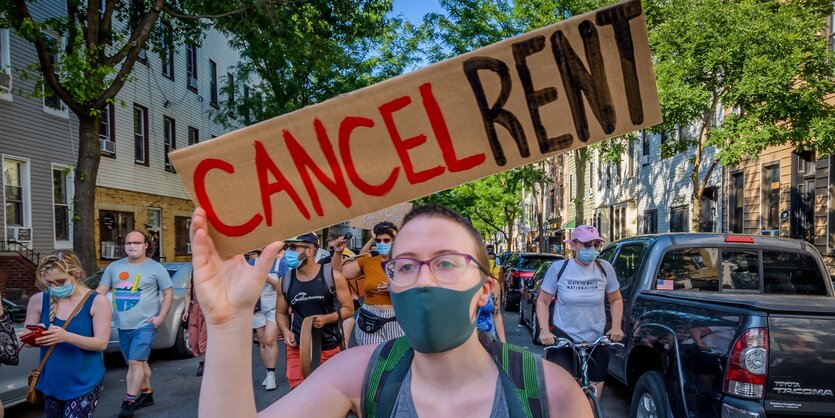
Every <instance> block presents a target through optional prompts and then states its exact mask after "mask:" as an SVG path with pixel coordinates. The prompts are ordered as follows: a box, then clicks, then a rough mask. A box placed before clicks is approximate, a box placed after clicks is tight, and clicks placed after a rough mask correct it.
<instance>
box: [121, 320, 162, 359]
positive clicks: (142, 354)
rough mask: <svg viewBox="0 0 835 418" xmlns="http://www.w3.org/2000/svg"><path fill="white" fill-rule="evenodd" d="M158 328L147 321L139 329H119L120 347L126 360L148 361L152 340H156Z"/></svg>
mask: <svg viewBox="0 0 835 418" xmlns="http://www.w3.org/2000/svg"><path fill="white" fill-rule="evenodd" d="M156 333H157V329H156V328H154V324H152V323H147V324H145V325H143V326H141V327H139V328H137V329H120V330H119V348H120V349H121V350H122V355H123V356H124V357H125V361H131V360H135V361H148V356H150V355H151V342H152V341H154V335H156Z"/></svg>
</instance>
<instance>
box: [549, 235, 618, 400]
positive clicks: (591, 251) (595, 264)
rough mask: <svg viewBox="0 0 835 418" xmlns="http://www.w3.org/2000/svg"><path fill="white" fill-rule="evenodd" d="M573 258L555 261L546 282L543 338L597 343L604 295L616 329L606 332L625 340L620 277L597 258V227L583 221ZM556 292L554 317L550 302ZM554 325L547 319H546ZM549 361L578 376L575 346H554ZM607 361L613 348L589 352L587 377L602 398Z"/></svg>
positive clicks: (599, 243)
mask: <svg viewBox="0 0 835 418" xmlns="http://www.w3.org/2000/svg"><path fill="white" fill-rule="evenodd" d="M566 244H569V245H570V246H571V250H572V253H573V254H574V258H573V259H571V260H565V261H563V262H556V263H553V264H552V265H551V267H550V268H549V269H548V271H547V272H546V273H545V278H544V279H543V280H542V288H541V291H540V292H539V297H538V298H537V300H536V317H537V320H538V321H539V329H540V330H541V331H540V332H539V341H540V342H541V343H542V344H545V345H552V344H554V342H555V340H556V338H557V337H561V338H568V339H570V340H572V341H574V342H575V343H580V342H583V341H586V342H589V343H591V342H594V341H596V340H597V339H598V338H599V337H601V336H602V335H603V331H604V328H605V327H606V311H605V308H604V306H605V305H604V298H605V299H607V300H608V301H609V306H610V312H611V314H612V329H610V330H609V332H607V333H606V335H607V336H608V337H609V339H610V340H611V341H613V342H618V341H620V340H621V339H622V338H623V331H622V330H621V320H622V318H623V299H621V295H620V289H619V285H618V280H617V276H616V274H615V270H614V268H612V265H611V264H610V263H609V262H608V261H606V260H602V259H598V256H599V255H600V249H601V247H602V246H603V239H602V238H601V237H600V233H599V232H598V231H597V228H595V227H593V226H590V225H580V226H578V227H577V228H576V229H574V234H573V236H572V238H571V239H569V240H567V241H566ZM555 295H556V304H555V307H554V312H553V315H550V312H549V311H550V305H551V302H552V300H554V296H555ZM549 317H550V318H551V319H552V324H553V325H550V324H549V323H548V318H549ZM550 351H551V352H553V355H549V356H548V358H547V360H550V361H553V362H554V363H557V364H559V365H560V366H562V367H563V368H565V369H566V370H567V371H568V372H569V373H571V374H576V370H577V367H576V358H575V352H574V350H573V349H571V348H570V347H569V348H566V349H563V350H550ZM608 365H609V349H608V347H606V346H602V345H600V346H597V347H594V348H593V350H591V358H590V359H589V364H588V373H589V380H590V381H591V384H592V387H594V390H595V393H596V394H597V397H598V399H600V397H601V396H602V395H603V382H604V381H605V380H606V369H607V367H608Z"/></svg>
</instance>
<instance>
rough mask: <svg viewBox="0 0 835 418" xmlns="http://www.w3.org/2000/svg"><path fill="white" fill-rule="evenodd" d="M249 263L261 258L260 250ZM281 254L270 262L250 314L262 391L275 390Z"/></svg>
mask: <svg viewBox="0 0 835 418" xmlns="http://www.w3.org/2000/svg"><path fill="white" fill-rule="evenodd" d="M252 255H253V256H252V257H251V258H250V259H249V263H250V264H252V265H255V262H256V261H257V260H258V257H260V256H261V250H260V249H259V250H256V251H254V252H253V253H252ZM282 257H283V254H279V256H278V257H277V258H275V259H273V260H270V263H271V264H270V265H271V268H270V271H269V273H268V274H267V282H266V283H264V287H263V288H262V289H261V298H260V299H259V300H258V303H257V304H256V305H255V312H254V313H253V314H252V329H254V330H255V335H256V336H257V337H258V352H259V354H260V355H261V363H262V364H263V365H264V369H265V372H266V375H265V376H264V380H262V381H261V386H264V390H268V391H269V390H275V388H276V387H278V386H277V383H276V378H275V365H276V363H278V333H279V328H278V325H277V324H276V316H275V314H276V312H275V298H276V289H277V288H278V285H279V278H280V277H281V274H282V273H284V270H286V267H283V263H281V260H282Z"/></svg>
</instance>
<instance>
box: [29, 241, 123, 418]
mask: <svg viewBox="0 0 835 418" xmlns="http://www.w3.org/2000/svg"><path fill="white" fill-rule="evenodd" d="M83 278H84V270H83V269H82V267H81V262H80V261H79V260H78V257H77V256H76V255H75V253H73V252H72V251H68V250H58V251H54V252H52V253H51V254H49V255H47V256H45V257H43V258H42V259H41V262H40V264H39V265H38V269H37V270H36V272H35V284H36V285H37V287H38V288H39V289H41V290H42V292H40V293H36V294H35V295H33V296H32V298H31V299H29V305H28V307H27V310H26V324H27V325H29V326H31V325H40V326H42V329H44V328H45V330H42V331H37V332H38V333H40V334H41V337H39V338H36V339H35V344H36V346H37V347H40V348H41V350H40V351H41V364H42V366H40V367H41V369H40V374H39V375H38V382H37V385H36V389H37V390H38V391H40V392H42V393H43V395H44V409H45V412H46V416H47V418H58V417H61V418H69V417H73V418H75V417H92V416H93V414H94V412H95V410H96V406H97V405H98V402H99V396H100V395H101V391H102V380H103V379H104V372H105V369H104V355H103V352H104V350H105V349H106V348H107V342H108V341H109V340H110V320H111V316H112V312H111V309H110V303H108V301H107V298H106V297H104V296H102V295H99V294H97V293H95V292H93V291H91V290H89V289H87V288H86V287H85V286H84V285H83V284H82V283H81V280H82V279H83ZM33 332H35V331H33Z"/></svg>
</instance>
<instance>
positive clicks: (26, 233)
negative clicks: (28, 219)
mask: <svg viewBox="0 0 835 418" xmlns="http://www.w3.org/2000/svg"><path fill="white" fill-rule="evenodd" d="M6 239H7V240H9V241H17V242H21V241H32V228H24V227H22V226H10V227H8V228H6Z"/></svg>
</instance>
